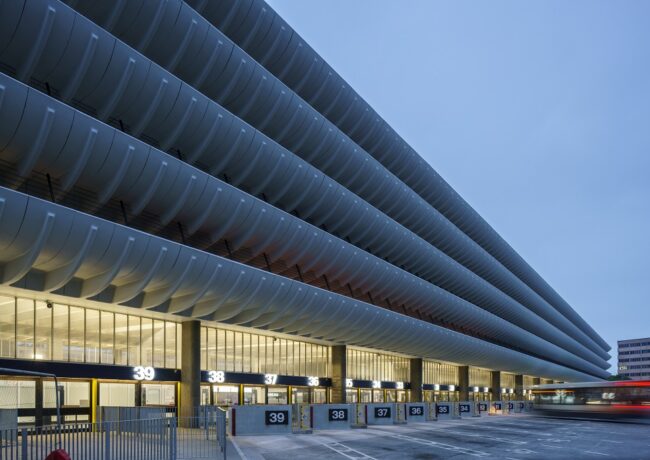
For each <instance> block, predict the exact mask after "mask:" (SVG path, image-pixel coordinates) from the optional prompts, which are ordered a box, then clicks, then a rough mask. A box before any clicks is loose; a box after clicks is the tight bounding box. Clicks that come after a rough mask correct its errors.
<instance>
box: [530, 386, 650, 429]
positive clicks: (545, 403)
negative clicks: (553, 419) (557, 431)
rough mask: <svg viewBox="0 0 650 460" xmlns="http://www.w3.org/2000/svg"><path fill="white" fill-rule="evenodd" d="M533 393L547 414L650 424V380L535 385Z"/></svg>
mask: <svg viewBox="0 0 650 460" xmlns="http://www.w3.org/2000/svg"><path fill="white" fill-rule="evenodd" d="M531 393H532V396H533V403H534V410H535V412H536V413H540V414H544V415H554V416H564V417H578V418H597V419H611V420H634V421H647V422H650V381H643V380H624V381H616V382H607V381H602V382H586V383H561V384H550V385H534V386H533V387H531Z"/></svg>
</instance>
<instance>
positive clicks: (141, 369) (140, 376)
mask: <svg viewBox="0 0 650 460" xmlns="http://www.w3.org/2000/svg"><path fill="white" fill-rule="evenodd" d="M155 376H156V371H155V370H154V368H153V367H150V366H146V367H145V366H136V367H134V368H133V378H134V379H136V380H153V379H154V377H155Z"/></svg>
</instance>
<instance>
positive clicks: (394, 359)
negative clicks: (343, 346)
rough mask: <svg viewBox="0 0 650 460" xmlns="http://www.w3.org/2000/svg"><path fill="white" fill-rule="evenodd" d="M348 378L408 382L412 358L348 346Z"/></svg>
mask: <svg viewBox="0 0 650 460" xmlns="http://www.w3.org/2000/svg"><path fill="white" fill-rule="evenodd" d="M347 378H349V379H354V380H381V381H384V382H408V381H409V379H410V360H409V358H404V357H402V356H395V355H386V354H382V353H374V352H371V351H365V350H357V349H354V348H348V349H347Z"/></svg>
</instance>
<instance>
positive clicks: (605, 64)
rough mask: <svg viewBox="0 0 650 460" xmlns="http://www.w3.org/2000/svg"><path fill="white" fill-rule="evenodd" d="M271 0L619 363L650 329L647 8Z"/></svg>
mask: <svg viewBox="0 0 650 460" xmlns="http://www.w3.org/2000/svg"><path fill="white" fill-rule="evenodd" d="M267 1H268V3H269V4H270V5H271V6H272V7H273V8H274V9H275V10H276V11H277V12H278V13H279V14H280V15H281V16H282V17H283V18H284V19H285V20H286V21H287V22H288V23H289V24H290V25H291V26H292V27H293V28H294V29H295V30H296V31H297V32H298V33H300V34H301V36H302V37H303V38H304V39H305V40H306V41H307V42H308V43H309V44H310V45H311V46H312V47H313V48H314V49H315V50H316V51H317V52H318V53H319V54H320V55H321V56H322V57H323V58H324V59H325V60H326V61H327V62H328V63H329V64H330V65H331V66H332V67H333V68H334V69H335V70H336V71H337V72H339V74H340V75H341V76H342V77H343V78H344V79H345V80H347V82H348V83H349V84H350V85H351V86H352V87H353V88H354V89H355V90H356V91H357V92H358V93H359V94H360V95H361V96H362V97H363V98H364V99H365V100H366V101H367V102H368V103H369V104H370V105H371V106H372V107H373V108H374V109H375V110H376V111H377V112H378V113H379V114H380V115H381V116H382V117H383V118H384V119H385V120H386V121H387V122H388V123H389V124H391V125H392V126H393V128H395V130H396V131H397V132H398V133H399V134H400V135H401V136H402V137H403V138H404V139H405V140H406V141H407V142H408V143H409V144H410V145H411V146H412V147H413V148H415V150H416V151H417V152H418V153H419V154H420V155H421V156H422V157H424V158H425V159H426V160H427V161H428V162H429V163H430V164H431V165H432V166H433V168H434V169H436V170H437V171H438V172H439V173H440V174H441V175H442V177H444V178H445V179H446V180H447V181H448V182H449V183H450V184H451V185H452V187H454V188H455V189H456V190H457V191H458V192H459V193H460V194H461V195H462V196H463V197H464V198H465V200H467V201H468V202H469V203H470V204H471V205H472V206H473V207H474V208H475V209H476V210H477V211H478V212H479V213H480V214H481V215H482V216H483V218H485V219H486V220H487V221H488V222H489V223H490V224H491V225H492V226H493V227H494V228H495V229H496V230H497V231H498V232H499V233H500V234H501V235H502V236H503V237H504V238H505V239H506V241H508V242H509V243H510V245H511V246H512V247H514V248H515V250H517V251H518V252H519V254H521V255H522V256H523V257H524V259H526V261H528V263H529V264H530V265H531V266H532V267H533V268H534V269H535V270H537V272H538V273H539V274H540V275H541V276H542V277H543V278H544V279H546V281H548V282H549V284H550V285H551V286H553V287H554V288H555V290H556V291H558V292H559V293H560V295H562V296H563V297H564V298H565V299H566V300H567V301H568V302H569V303H570V304H571V305H572V306H573V308H574V309H575V310H576V311H577V312H578V313H580V314H581V315H582V316H583V317H584V318H585V319H586V320H587V322H589V324H591V325H592V327H593V328H594V329H595V330H596V331H597V332H598V333H599V334H600V335H601V336H602V337H603V338H604V339H605V340H606V341H607V342H608V343H609V344H610V346H611V347H612V351H611V352H610V353H612V354H613V355H614V357H613V358H612V360H611V362H612V364H613V365H614V366H615V365H616V359H615V355H616V341H617V340H621V339H629V338H639V337H650V302H649V301H648V298H649V297H650V276H649V263H650V27H649V26H648V18H650V2H648V1H642V0H638V1H632V0H624V1H616V2H613V1H602V0H572V1H571V2H567V1H565V0H544V1H527V2H521V1H514V0H512V1H502V0H491V1H489V2H480V1H472V2H470V1H465V0H453V1H452V0H449V1H437V0H408V1H400V2H395V1H389V0H267ZM610 371H613V372H614V373H615V372H616V368H615V367H612V368H610Z"/></svg>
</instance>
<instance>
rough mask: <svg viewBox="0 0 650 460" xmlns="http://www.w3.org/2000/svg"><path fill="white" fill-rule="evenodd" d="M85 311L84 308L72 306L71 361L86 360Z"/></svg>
mask: <svg viewBox="0 0 650 460" xmlns="http://www.w3.org/2000/svg"><path fill="white" fill-rule="evenodd" d="M84 324H85V311H84V309H83V308H79V307H70V332H69V333H68V335H69V337H70V341H69V347H70V348H69V355H70V358H69V359H70V361H73V362H81V363H82V362H83V361H84V332H85V327H84Z"/></svg>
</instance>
